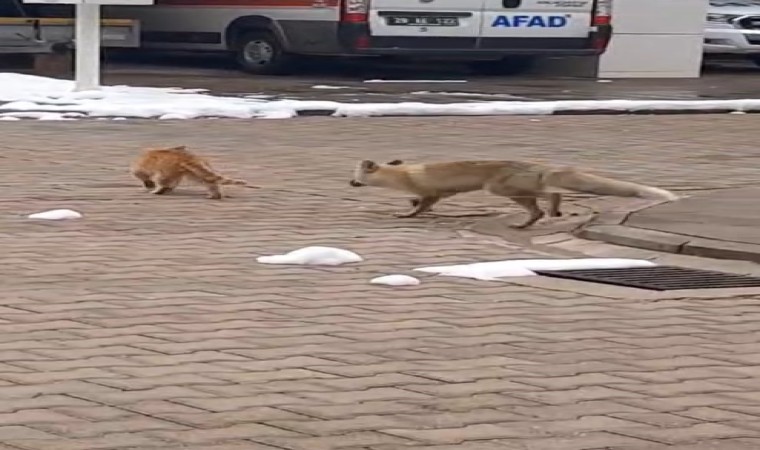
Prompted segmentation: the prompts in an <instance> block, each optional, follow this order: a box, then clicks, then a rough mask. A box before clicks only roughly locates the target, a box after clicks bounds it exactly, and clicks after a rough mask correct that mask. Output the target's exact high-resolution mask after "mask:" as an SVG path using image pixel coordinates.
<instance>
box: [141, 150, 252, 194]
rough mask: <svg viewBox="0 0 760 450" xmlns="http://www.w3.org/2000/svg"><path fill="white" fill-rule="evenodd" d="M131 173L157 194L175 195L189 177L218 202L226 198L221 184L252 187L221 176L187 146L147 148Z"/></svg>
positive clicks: (240, 181) (244, 182) (151, 191)
mask: <svg viewBox="0 0 760 450" xmlns="http://www.w3.org/2000/svg"><path fill="white" fill-rule="evenodd" d="M130 172H131V174H132V176H133V177H135V178H137V179H138V180H140V181H142V183H143V186H145V189H147V190H148V191H149V192H150V193H151V194H155V195H163V194H168V193H170V192H172V191H173V190H174V189H175V188H176V187H177V186H178V185H179V183H180V182H181V181H182V179H183V178H185V177H187V178H190V179H192V180H194V181H197V182H199V183H201V184H203V185H205V186H206V189H208V198H210V199H214V200H219V199H221V198H222V191H221V188H220V186H221V185H242V186H247V184H248V183H247V182H246V181H244V180H234V179H231V178H227V177H224V176H222V175H219V174H218V173H216V172H215V171H214V170H213V169H212V168H211V166H210V165H209V163H208V162H207V161H206V160H205V159H203V158H201V157H200V156H197V155H195V154H193V153H191V152H190V151H189V150H188V149H187V146H185V145H181V146H177V147H169V148H153V149H146V150H145V151H143V153H142V154H141V155H140V156H139V157H138V158H137V159H136V160H135V161H134V162H133V163H132V165H131V167H130Z"/></svg>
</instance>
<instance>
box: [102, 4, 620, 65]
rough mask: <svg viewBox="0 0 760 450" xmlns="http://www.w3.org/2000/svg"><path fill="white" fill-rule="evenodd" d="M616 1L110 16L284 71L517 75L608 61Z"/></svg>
mask: <svg viewBox="0 0 760 450" xmlns="http://www.w3.org/2000/svg"><path fill="white" fill-rule="evenodd" d="M611 3H612V0H156V4H155V5H152V6H119V7H110V8H109V9H108V10H107V15H108V17H117V18H130V19H137V20H139V21H140V22H141V27H142V41H141V46H142V47H144V48H160V49H172V50H211V51H219V50H221V51H230V52H233V53H234V54H235V56H236V58H237V61H238V62H239V64H240V66H241V67H242V68H243V69H244V70H247V71H249V72H253V73H259V74H280V73H285V72H286V71H287V70H288V67H289V66H290V65H291V64H290V63H291V62H292V61H293V60H294V58H296V57H297V56H299V55H325V56H327V55H330V56H342V55H346V56H348V55H351V56H392V57H403V58H410V59H415V60H420V59H422V58H429V59H445V60H460V61H462V60H463V61H469V62H472V63H474V65H475V66H477V67H478V68H479V69H480V70H482V71H488V72H492V73H496V72H499V73H506V72H516V71H519V70H521V69H523V68H525V67H526V66H527V65H528V63H529V62H530V61H532V60H533V58H535V57H536V56H557V55H598V54H601V53H602V52H604V50H605V49H606V47H607V44H608V42H609V40H610V37H611V33H612V28H611Z"/></svg>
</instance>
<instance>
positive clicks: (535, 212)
mask: <svg viewBox="0 0 760 450" xmlns="http://www.w3.org/2000/svg"><path fill="white" fill-rule="evenodd" d="M520 194H522V195H520ZM520 194H518V195H515V196H509V198H510V199H511V200H512V201H514V202H515V203H517V204H518V205H520V206H522V207H523V208H525V210H526V211H528V214H530V216H529V217H528V220H526V221H525V222H523V223H520V224H515V225H510V226H511V227H512V228H517V229H518V230H519V229H523V228H528V227H529V226H531V225H533V224H534V223H536V222H538V221H539V220H541V219H542V218H543V217H544V215H545V213H544V211H543V210H541V208H539V207H538V199H537V198H536V197H530V193H529V192H522V193H520Z"/></svg>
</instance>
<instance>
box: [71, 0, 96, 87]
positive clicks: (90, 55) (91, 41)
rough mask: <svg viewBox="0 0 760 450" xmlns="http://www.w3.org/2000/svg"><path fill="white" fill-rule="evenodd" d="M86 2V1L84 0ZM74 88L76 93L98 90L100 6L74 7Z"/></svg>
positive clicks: (83, 4)
mask: <svg viewBox="0 0 760 450" xmlns="http://www.w3.org/2000/svg"><path fill="white" fill-rule="evenodd" d="M84 1H87V0H84ZM75 39H76V40H75V45H76V74H75V77H76V86H75V88H74V89H75V90H77V91H91V90H96V89H99V88H100V5H98V4H93V3H77V5H76V37H75Z"/></svg>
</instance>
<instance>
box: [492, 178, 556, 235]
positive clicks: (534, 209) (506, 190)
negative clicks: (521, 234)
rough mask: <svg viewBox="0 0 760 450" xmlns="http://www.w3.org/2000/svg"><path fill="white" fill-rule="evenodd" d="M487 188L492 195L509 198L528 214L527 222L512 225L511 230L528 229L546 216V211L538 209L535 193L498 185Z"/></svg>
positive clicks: (494, 184)
mask: <svg viewBox="0 0 760 450" xmlns="http://www.w3.org/2000/svg"><path fill="white" fill-rule="evenodd" d="M485 188H486V190H487V191H488V192H490V193H492V194H495V195H499V196H502V197H508V198H509V199H510V200H512V201H513V202H515V203H517V204H518V205H520V206H522V207H523V208H525V210H526V211H527V212H528V214H529V217H528V219H527V220H526V221H525V222H523V223H520V224H515V225H510V227H511V228H517V229H522V228H528V227H529V226H531V225H533V224H534V223H536V222H538V221H539V220H541V219H542V218H543V217H544V215H546V214H545V213H544V211H543V210H542V209H541V208H539V207H538V199H537V198H536V193H535V192H530V191H522V190H519V189H514V188H510V187H505V186H502V185H499V184H498V183H493V184H489V185H487V186H485Z"/></svg>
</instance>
